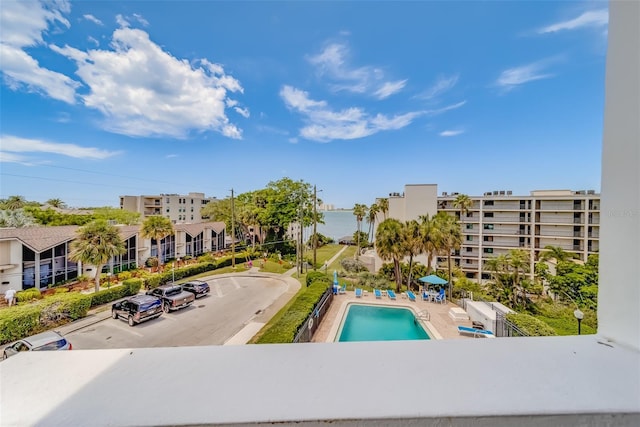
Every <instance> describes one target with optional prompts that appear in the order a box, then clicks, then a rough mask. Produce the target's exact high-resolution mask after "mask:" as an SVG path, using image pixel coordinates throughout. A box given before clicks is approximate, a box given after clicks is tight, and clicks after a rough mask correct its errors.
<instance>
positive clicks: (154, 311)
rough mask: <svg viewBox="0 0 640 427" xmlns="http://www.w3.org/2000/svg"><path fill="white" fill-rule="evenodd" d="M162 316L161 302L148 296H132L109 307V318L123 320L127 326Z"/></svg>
mask: <svg viewBox="0 0 640 427" xmlns="http://www.w3.org/2000/svg"><path fill="white" fill-rule="evenodd" d="M160 315H162V300H161V299H160V298H156V297H153V296H149V295H134V296H132V297H130V298H127V299H125V300H123V301H120V302H117V303H115V304H113V305H112V306H111V317H113V318H114V319H118V318H120V319H125V320H126V321H127V322H128V323H129V326H134V325H136V324H137V323H141V322H144V321H147V320H151V319H156V318H158V317H160Z"/></svg>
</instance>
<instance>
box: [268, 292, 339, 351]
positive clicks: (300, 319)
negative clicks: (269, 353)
mask: <svg viewBox="0 0 640 427" xmlns="http://www.w3.org/2000/svg"><path fill="white" fill-rule="evenodd" d="M327 287H328V285H327V283H326V282H325V281H324V280H318V281H315V282H312V283H311V284H310V285H309V287H308V288H306V289H305V290H304V291H303V292H302V293H300V294H299V295H298V297H297V298H296V300H295V301H294V302H293V304H291V306H290V307H289V310H287V311H286V313H284V315H283V316H282V317H281V318H280V319H279V320H278V321H277V322H275V323H274V324H273V325H272V326H271V327H270V328H269V329H267V330H266V331H265V333H264V334H262V336H261V337H260V338H259V339H258V340H257V341H256V343H257V344H267V343H291V342H293V339H294V338H295V337H296V333H297V332H298V330H299V329H300V327H302V325H303V324H304V322H305V321H306V320H307V317H309V314H311V311H312V310H313V308H314V307H315V305H316V304H317V303H318V301H320V298H321V297H322V294H324V293H325V291H326V290H327Z"/></svg>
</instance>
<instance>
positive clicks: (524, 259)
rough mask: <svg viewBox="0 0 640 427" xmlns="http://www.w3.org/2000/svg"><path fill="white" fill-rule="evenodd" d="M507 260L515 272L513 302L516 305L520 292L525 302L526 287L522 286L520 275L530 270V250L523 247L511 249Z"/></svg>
mask: <svg viewBox="0 0 640 427" xmlns="http://www.w3.org/2000/svg"><path fill="white" fill-rule="evenodd" d="M507 261H508V263H509V268H510V270H511V271H512V272H513V290H514V292H513V296H514V301H513V303H514V305H515V304H516V303H517V300H518V295H519V294H521V295H522V301H523V303H525V302H526V295H525V291H524V289H523V288H522V286H520V275H521V274H525V273H527V272H528V271H529V261H530V260H529V252H527V251H525V250H522V249H512V250H510V251H509V255H508V256H507Z"/></svg>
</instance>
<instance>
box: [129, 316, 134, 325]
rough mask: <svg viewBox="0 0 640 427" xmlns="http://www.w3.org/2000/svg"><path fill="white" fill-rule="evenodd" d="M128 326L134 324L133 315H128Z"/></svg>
mask: <svg viewBox="0 0 640 427" xmlns="http://www.w3.org/2000/svg"><path fill="white" fill-rule="evenodd" d="M128 323H129V326H134V325H135V324H136V322H134V321H133V316H129V321H128Z"/></svg>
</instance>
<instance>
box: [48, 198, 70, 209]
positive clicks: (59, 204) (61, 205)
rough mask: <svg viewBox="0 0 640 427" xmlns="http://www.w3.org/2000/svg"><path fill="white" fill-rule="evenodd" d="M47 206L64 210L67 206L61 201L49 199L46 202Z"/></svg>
mask: <svg viewBox="0 0 640 427" xmlns="http://www.w3.org/2000/svg"><path fill="white" fill-rule="evenodd" d="M46 203H47V205H49V206H52V207H54V208H58V209H64V208H66V207H67V204H66V203H65V202H63V201H62V199H49V200H47V201H46Z"/></svg>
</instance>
